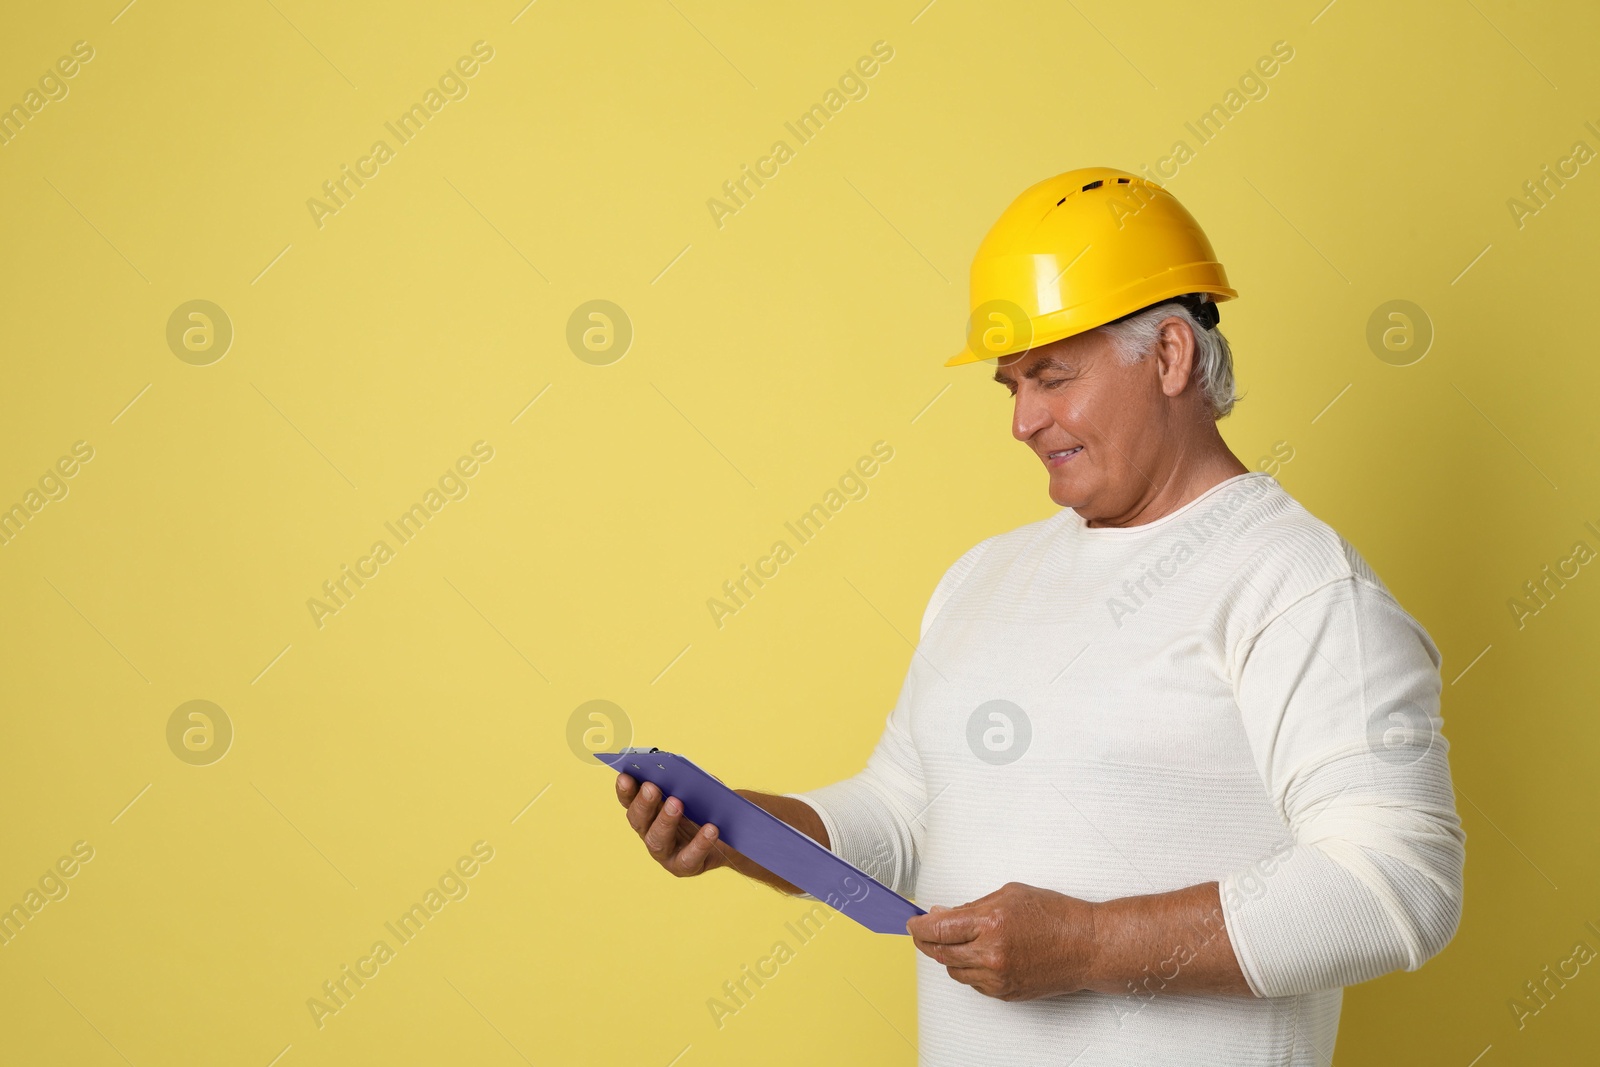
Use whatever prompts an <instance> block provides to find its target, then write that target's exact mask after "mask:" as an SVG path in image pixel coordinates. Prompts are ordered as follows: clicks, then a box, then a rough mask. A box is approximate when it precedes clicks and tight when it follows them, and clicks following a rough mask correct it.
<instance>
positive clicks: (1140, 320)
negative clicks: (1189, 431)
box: [1098, 301, 1240, 419]
mask: <svg viewBox="0 0 1600 1067" xmlns="http://www.w3.org/2000/svg"><path fill="white" fill-rule="evenodd" d="M1172 317H1176V318H1180V319H1182V320H1184V321H1185V322H1187V323H1188V324H1189V329H1190V330H1192V331H1193V332H1194V377H1195V378H1196V379H1197V380H1198V381H1199V383H1200V393H1201V395H1202V396H1204V397H1205V398H1206V403H1207V404H1208V405H1210V407H1211V417H1212V418H1213V419H1222V418H1226V417H1227V415H1228V413H1229V412H1231V411H1232V410H1233V403H1234V401H1235V400H1238V399H1240V397H1239V396H1238V395H1237V394H1235V392H1234V381H1233V350H1232V349H1231V348H1230V347H1229V346H1228V339H1227V338H1226V337H1224V336H1223V335H1222V331H1221V330H1220V329H1218V328H1217V327H1212V328H1211V329H1209V330H1208V329H1206V328H1205V327H1204V326H1202V325H1200V323H1199V321H1198V320H1197V319H1196V318H1195V317H1194V315H1193V314H1192V313H1191V312H1190V311H1189V309H1188V308H1186V307H1184V306H1183V305H1182V304H1180V303H1177V302H1175V301H1169V302H1167V303H1163V304H1152V305H1151V306H1150V307H1148V308H1145V309H1144V310H1142V311H1139V312H1136V313H1135V314H1133V315H1130V316H1128V317H1127V318H1125V319H1121V320H1119V321H1117V322H1108V323H1106V324H1105V325H1104V326H1101V327H1098V329H1099V331H1100V332H1101V333H1104V334H1105V335H1106V336H1107V337H1109V338H1110V339H1111V343H1112V344H1113V345H1115V346H1116V349H1117V353H1118V355H1119V356H1120V357H1121V360H1122V363H1123V365H1125V366H1126V365H1128V364H1132V363H1137V362H1139V361H1140V360H1142V359H1143V358H1144V357H1145V356H1147V355H1149V354H1150V353H1151V352H1152V351H1153V350H1154V349H1155V346H1156V342H1157V340H1159V339H1160V336H1161V328H1160V327H1161V320H1163V319H1166V318H1172Z"/></svg>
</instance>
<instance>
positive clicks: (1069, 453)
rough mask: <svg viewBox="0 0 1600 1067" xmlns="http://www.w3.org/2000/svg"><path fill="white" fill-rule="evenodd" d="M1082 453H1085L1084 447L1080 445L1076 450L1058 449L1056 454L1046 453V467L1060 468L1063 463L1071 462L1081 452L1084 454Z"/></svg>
mask: <svg viewBox="0 0 1600 1067" xmlns="http://www.w3.org/2000/svg"><path fill="white" fill-rule="evenodd" d="M1082 451H1083V446H1082V445H1078V446H1076V447H1074V448H1062V449H1058V450H1056V451H1054V452H1049V453H1046V454H1045V457H1044V462H1045V466H1047V467H1059V466H1061V465H1062V464H1063V463H1067V462H1069V461H1071V459H1072V457H1073V456H1076V455H1077V454H1078V453H1079V452H1082Z"/></svg>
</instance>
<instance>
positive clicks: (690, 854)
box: [668, 823, 717, 874]
mask: <svg viewBox="0 0 1600 1067" xmlns="http://www.w3.org/2000/svg"><path fill="white" fill-rule="evenodd" d="M716 842H717V828H716V827H715V826H713V825H712V824H711V823H706V824H705V825H704V826H702V827H700V829H699V830H698V831H696V833H695V835H694V837H692V838H690V839H689V843H688V844H687V845H684V846H683V847H682V848H680V849H679V850H678V854H677V855H676V856H674V857H673V859H672V862H671V863H670V865H669V867H668V869H669V870H671V871H672V872H673V873H675V874H699V873H700V872H701V870H703V869H704V868H705V865H706V860H707V858H709V857H710V855H711V848H712V846H713V845H715V844H716Z"/></svg>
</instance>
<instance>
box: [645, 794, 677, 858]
mask: <svg viewBox="0 0 1600 1067" xmlns="http://www.w3.org/2000/svg"><path fill="white" fill-rule="evenodd" d="M682 817H683V801H681V800H679V799H678V798H677V797H668V798H667V800H666V803H664V804H662V805H661V813H660V814H659V815H657V816H656V820H655V822H653V823H651V824H650V829H649V830H647V831H646V832H645V835H644V844H645V847H646V848H648V849H649V850H650V855H652V856H654V857H656V858H657V859H660V860H665V859H668V858H670V857H671V855H672V853H673V852H675V851H676V847H675V846H676V845H677V842H678V820H679V819H680V818H682Z"/></svg>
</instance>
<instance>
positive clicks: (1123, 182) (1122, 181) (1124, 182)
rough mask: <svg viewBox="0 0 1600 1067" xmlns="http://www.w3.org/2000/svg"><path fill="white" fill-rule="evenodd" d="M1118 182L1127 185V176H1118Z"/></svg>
mask: <svg viewBox="0 0 1600 1067" xmlns="http://www.w3.org/2000/svg"><path fill="white" fill-rule="evenodd" d="M1117 184H1118V185H1127V184H1128V179H1126V178H1118V179H1117Z"/></svg>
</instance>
